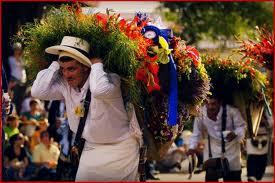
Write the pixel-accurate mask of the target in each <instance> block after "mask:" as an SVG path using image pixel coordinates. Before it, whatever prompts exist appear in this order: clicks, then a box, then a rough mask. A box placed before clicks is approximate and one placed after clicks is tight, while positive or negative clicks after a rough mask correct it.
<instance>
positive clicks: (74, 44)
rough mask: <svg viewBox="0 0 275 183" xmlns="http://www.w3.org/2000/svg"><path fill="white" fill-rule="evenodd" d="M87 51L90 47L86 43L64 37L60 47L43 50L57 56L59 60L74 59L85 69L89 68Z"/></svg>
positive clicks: (78, 39)
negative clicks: (65, 57) (61, 58)
mask: <svg viewBox="0 0 275 183" xmlns="http://www.w3.org/2000/svg"><path fill="white" fill-rule="evenodd" d="M89 50H90V45H89V43H88V42H87V41H85V40H83V39H80V38H77V37H72V36H64V37H63V39H62V41H61V44H60V45H56V46H51V47H49V48H46V49H45V51H46V52H47V53H50V54H53V55H59V58H60V57H64V56H67V57H71V58H74V59H75V60H77V61H79V62H80V63H82V64H84V65H85V66H87V67H90V66H91V62H90V59H89Z"/></svg>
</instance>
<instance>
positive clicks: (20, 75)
mask: <svg viewBox="0 0 275 183" xmlns="http://www.w3.org/2000/svg"><path fill="white" fill-rule="evenodd" d="M9 66H10V70H11V76H12V77H14V78H15V79H17V80H18V81H20V82H21V83H26V81H27V75H26V70H25V68H24V65H23V61H22V60H20V61H19V62H18V61H16V59H15V57H14V56H10V57H9Z"/></svg>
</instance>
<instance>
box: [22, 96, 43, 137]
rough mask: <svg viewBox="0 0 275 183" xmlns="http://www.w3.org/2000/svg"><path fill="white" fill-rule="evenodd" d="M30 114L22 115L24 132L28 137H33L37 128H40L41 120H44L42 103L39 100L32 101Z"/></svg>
mask: <svg viewBox="0 0 275 183" xmlns="http://www.w3.org/2000/svg"><path fill="white" fill-rule="evenodd" d="M30 108H31V110H30V111H29V112H25V113H23V114H22V125H23V126H22V128H20V129H21V130H22V132H23V133H24V134H25V135H27V136H28V137H32V135H33V134H34V132H35V129H36V127H37V126H39V123H40V120H41V119H42V118H43V115H42V112H41V107H40V101H39V100H38V99H32V100H31V101H30Z"/></svg>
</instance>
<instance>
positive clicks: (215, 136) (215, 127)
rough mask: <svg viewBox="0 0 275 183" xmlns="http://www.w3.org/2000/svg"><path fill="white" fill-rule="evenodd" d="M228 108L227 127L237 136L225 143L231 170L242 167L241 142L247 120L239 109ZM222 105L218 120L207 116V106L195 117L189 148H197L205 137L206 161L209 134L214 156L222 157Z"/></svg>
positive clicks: (205, 158)
mask: <svg viewBox="0 0 275 183" xmlns="http://www.w3.org/2000/svg"><path fill="white" fill-rule="evenodd" d="M226 108H227V120H226V129H225V130H230V131H234V132H235V134H236V135H237V137H236V138H235V139H234V140H232V141H231V142H226V143H225V157H226V158H227V159H228V161H229V165H230V169H231V170H240V169H241V150H240V142H241V140H242V139H243V138H244V135H245V121H244V120H243V118H242V116H241V113H240V111H239V110H238V109H236V108H233V107H231V106H228V105H227V106H226ZM222 112H223V110H222V107H220V111H219V113H218V115H217V121H213V120H211V119H210V118H208V116H207V109H206V106H204V107H203V108H202V113H201V115H200V116H199V117H196V118H195V121H194V126H193V134H192V136H191V137H190V139H189V143H190V145H189V148H190V149H196V147H197V145H198V143H199V141H200V140H201V139H205V148H204V161H206V160H207V159H209V153H208V152H209V151H208V140H207V137H208V135H209V136H210V148H211V152H212V157H213V158H216V157H221V155H222V152H221V151H222V145H221V128H222V125H221V124H222Z"/></svg>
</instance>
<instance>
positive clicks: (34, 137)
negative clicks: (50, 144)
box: [30, 118, 49, 153]
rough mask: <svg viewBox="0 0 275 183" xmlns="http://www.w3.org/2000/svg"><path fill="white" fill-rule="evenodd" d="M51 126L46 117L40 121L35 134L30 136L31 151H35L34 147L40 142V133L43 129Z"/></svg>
mask: <svg viewBox="0 0 275 183" xmlns="http://www.w3.org/2000/svg"><path fill="white" fill-rule="evenodd" d="M48 127H49V123H48V119H46V118H44V119H42V120H41V122H40V123H39V126H38V127H37V128H36V130H35V132H34V134H33V135H32V137H31V138H30V151H31V152H32V153H33V150H34V147H35V146H36V145H37V144H39V143H40V134H41V132H43V131H46V130H47V129H48Z"/></svg>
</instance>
